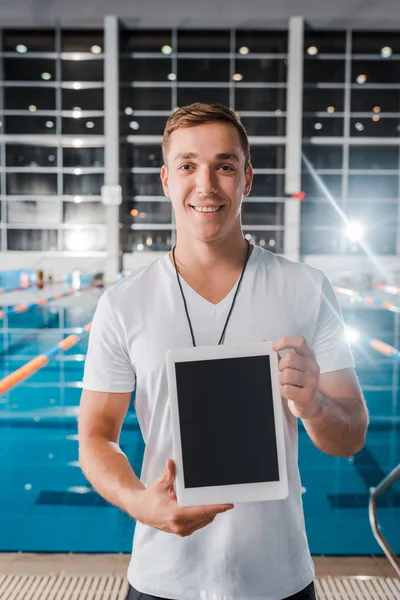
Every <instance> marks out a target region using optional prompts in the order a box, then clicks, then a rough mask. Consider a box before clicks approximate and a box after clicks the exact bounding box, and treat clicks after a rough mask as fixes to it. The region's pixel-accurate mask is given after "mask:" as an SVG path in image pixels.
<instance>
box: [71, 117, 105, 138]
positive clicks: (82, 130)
mask: <svg viewBox="0 0 400 600" xmlns="http://www.w3.org/2000/svg"><path fill="white" fill-rule="evenodd" d="M62 132H63V134H66V135H103V133H104V119H103V117H83V118H80V119H74V118H73V117H71V118H70V117H63V119H62Z"/></svg>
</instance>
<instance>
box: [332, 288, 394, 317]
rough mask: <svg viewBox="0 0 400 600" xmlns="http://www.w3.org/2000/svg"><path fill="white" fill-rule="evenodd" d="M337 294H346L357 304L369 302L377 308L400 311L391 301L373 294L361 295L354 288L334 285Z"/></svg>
mask: <svg viewBox="0 0 400 600" xmlns="http://www.w3.org/2000/svg"><path fill="white" fill-rule="evenodd" d="M333 289H334V290H335V292H336V293H337V294H341V295H342V296H347V297H348V298H350V300H352V301H353V302H356V303H358V304H369V305H371V306H377V307H379V308H383V309H384V310H390V311H391V312H396V313H400V306H398V305H397V304H393V302H388V301H386V300H384V301H382V300H378V299H377V298H374V297H373V296H363V295H362V294H359V293H358V292H355V291H354V290H348V289H347V288H341V287H334V288H333Z"/></svg>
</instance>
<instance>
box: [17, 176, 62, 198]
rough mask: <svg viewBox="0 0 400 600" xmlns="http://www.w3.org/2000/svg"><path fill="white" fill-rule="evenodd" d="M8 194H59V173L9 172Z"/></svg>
mask: <svg viewBox="0 0 400 600" xmlns="http://www.w3.org/2000/svg"><path fill="white" fill-rule="evenodd" d="M6 181H7V194H10V195H18V196H21V195H24V196H41V195H46V196H48V195H51V196H55V195H56V194H57V175H56V174H53V173H7V176H6Z"/></svg>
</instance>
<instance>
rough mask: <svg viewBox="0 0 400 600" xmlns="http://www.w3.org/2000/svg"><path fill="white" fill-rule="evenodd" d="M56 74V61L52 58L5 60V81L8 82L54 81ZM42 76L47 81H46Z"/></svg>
mask: <svg viewBox="0 0 400 600" xmlns="http://www.w3.org/2000/svg"><path fill="white" fill-rule="evenodd" d="M55 74H56V61H55V60H51V59H50V58H5V59H4V79H5V80H6V81H49V80H53V81H54V79H55ZM42 75H43V76H44V77H46V78H47V79H44V78H43V77H42ZM49 75H50V77H49Z"/></svg>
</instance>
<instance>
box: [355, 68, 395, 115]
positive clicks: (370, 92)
mask: <svg viewBox="0 0 400 600" xmlns="http://www.w3.org/2000/svg"><path fill="white" fill-rule="evenodd" d="M392 64H393V63H392ZM374 108H375V110H377V109H379V111H378V112H379V113H380V112H382V113H385V112H400V90H380V89H375V90H374V89H373V88H370V87H368V88H362V87H361V86H359V87H354V86H353V88H352V90H351V112H353V113H354V112H368V113H370V115H371V116H373V115H374V114H377V113H374Z"/></svg>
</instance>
